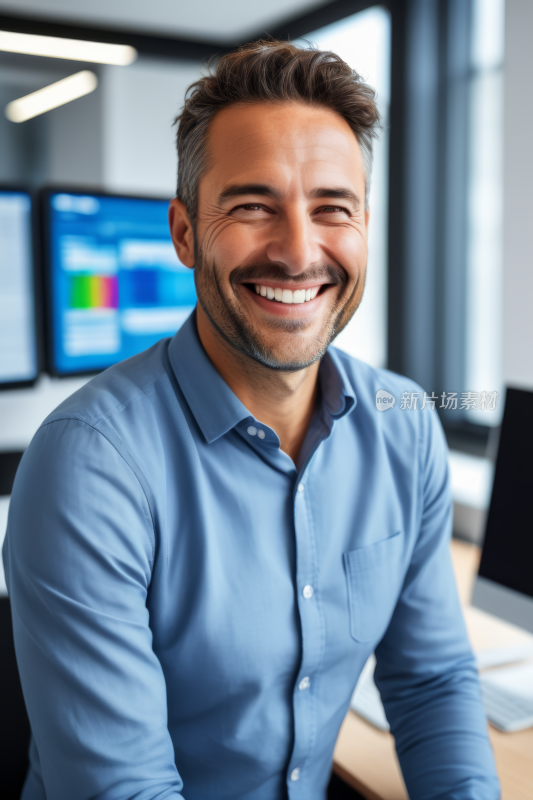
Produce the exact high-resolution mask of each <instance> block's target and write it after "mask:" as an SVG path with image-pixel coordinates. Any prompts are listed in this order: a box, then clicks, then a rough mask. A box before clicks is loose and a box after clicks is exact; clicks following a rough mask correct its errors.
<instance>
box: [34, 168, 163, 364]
mask: <svg viewBox="0 0 533 800" xmlns="http://www.w3.org/2000/svg"><path fill="white" fill-rule="evenodd" d="M54 194H74V195H78V196H83V195H88V196H90V197H111V198H117V199H118V200H141V201H146V200H148V201H150V200H154V201H156V202H165V203H170V201H171V199H172V198H171V197H162V196H161V195H153V194H136V193H131V194H130V193H128V192H112V191H109V190H107V189H100V188H97V187H95V186H85V187H80V186H79V185H78V186H68V185H64V184H61V185H55V184H53V185H49V186H44V187H43V188H42V189H41V191H40V192H39V208H40V224H41V237H40V239H41V260H42V272H43V284H44V331H45V335H44V341H45V347H44V350H45V367H46V371H47V372H48V373H49V374H50V375H53V376H54V377H55V378H81V377H90V376H93V375H98V374H99V373H100V372H103V371H104V370H105V369H107V367H102V369H97V370H84V369H79V370H73V371H72V372H60V371H59V370H58V369H57V368H56V366H55V363H54V330H53V302H54V298H53V291H52V281H53V274H52V258H51V236H50V197H51V195H54Z"/></svg>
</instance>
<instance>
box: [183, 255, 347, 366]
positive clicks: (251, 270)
mask: <svg viewBox="0 0 533 800" xmlns="http://www.w3.org/2000/svg"><path fill="white" fill-rule="evenodd" d="M194 271H195V284H196V293H197V296H198V302H199V303H200V305H201V307H202V309H203V311H204V313H205V314H206V316H207V317H208V319H209V321H210V322H211V324H212V325H213V327H214V328H215V330H216V331H217V332H218V334H219V335H220V336H221V337H222V338H223V339H224V341H225V342H227V343H228V344H229V345H230V346H231V347H233V348H234V349H236V350H238V351H239V352H240V353H243V354H244V355H246V356H248V357H249V358H251V359H253V360H254V361H255V362H258V363H259V364H261V365H262V366H264V367H267V368H268V369H271V370H277V371H280V372H296V371H298V370H302V369H305V368H306V367H309V366H311V364H314V363H315V362H316V361H319V360H320V359H321V358H322V357H323V356H324V355H325V353H326V350H327V349H328V347H329V345H330V344H331V342H332V341H333V339H335V337H336V336H337V335H338V334H339V333H340V332H341V330H343V328H344V327H345V326H346V325H347V324H348V322H349V321H350V319H351V318H352V316H353V315H354V313H355V311H356V310H357V308H358V306H359V303H360V302H361V297H362V292H359V288H360V287H359V281H357V283H356V285H355V287H354V288H353V290H352V291H351V292H350V294H349V295H348V294H347V283H348V278H347V275H346V273H345V272H344V270H341V269H340V268H339V267H336V266H330V265H326V266H323V267H310V268H309V269H308V270H306V272H305V273H304V274H302V275H300V276H298V277H296V278H294V277H293V278H292V282H293V283H299V282H300V283H309V282H313V281H317V280H322V281H323V280H324V278H326V280H327V282H328V283H332V284H335V285H336V286H338V294H337V298H336V301H335V305H334V307H333V310H332V313H331V315H330V317H329V319H328V320H327V321H326V323H325V325H324V326H323V328H322V330H321V331H320V333H319V334H318V336H317V337H316V339H315V341H314V342H313V343H312V344H311V346H310V347H307V348H306V350H307V352H304V353H297V354H296V353H295V354H291V355H290V356H289V357H288V358H287V357H285V358H280V356H279V354H278V353H276V352H275V350H274V348H273V347H272V346H269V345H268V344H267V342H265V337H264V335H262V334H261V332H260V331H257V330H256V329H255V328H254V326H253V325H252V324H251V323H250V321H249V320H248V318H247V316H246V314H245V313H244V311H243V309H242V308H240V307H239V305H238V303H237V302H235V300H233V298H231V297H229V296H227V294H225V293H224V291H223V288H222V285H221V280H220V273H219V271H218V270H217V266H216V263H215V261H214V260H213V261H212V262H209V261H207V259H206V258H205V257H204V255H203V253H202V250H201V248H200V247H199V246H198V244H197V245H196V255H195V270H194ZM286 277H287V276H286V273H284V272H283V270H282V269H281V268H280V267H278V266H277V265H275V264H268V265H264V266H263V265H260V264H256V265H251V266H245V267H235V268H234V269H233V270H232V271H231V273H230V276H229V282H230V284H231V285H235V284H240V283H250V284H253V283H258V282H260V279H262V280H265V281H272V282H279V283H283V282H284V281H285V280H286ZM308 325H309V322H308V320H306V319H288V318H286V317H273V319H272V320H271V322H270V323H269V330H271V331H273V332H275V331H276V330H277V331H280V332H283V333H286V334H292V335H294V337H295V338H296V337H297V335H298V333H299V332H302V331H304V330H305V329H306V328H307V327H308Z"/></svg>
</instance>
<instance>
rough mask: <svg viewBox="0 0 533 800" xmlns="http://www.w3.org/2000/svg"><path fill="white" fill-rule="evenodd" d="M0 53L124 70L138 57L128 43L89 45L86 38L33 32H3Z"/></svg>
mask: <svg viewBox="0 0 533 800" xmlns="http://www.w3.org/2000/svg"><path fill="white" fill-rule="evenodd" d="M0 50H4V51H5V52H6V53H25V54H26V55H30V56H48V57H49V58H68V59H70V60H71V61H91V62H94V63H96V64H116V65H118V66H120V67H126V66H127V65H128V64H131V63H132V61H135V59H136V58H137V50H136V49H135V48H134V47H130V46H129V45H127V44H106V43H104V42H85V41H83V39H60V38H59V37H58V36H36V35H35V34H33V33H11V31H0Z"/></svg>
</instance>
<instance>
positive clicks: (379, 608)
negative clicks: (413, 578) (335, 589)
mask: <svg viewBox="0 0 533 800" xmlns="http://www.w3.org/2000/svg"><path fill="white" fill-rule="evenodd" d="M402 544H403V536H402V535H401V531H399V532H398V533H396V534H394V536H391V537H390V538H389V539H382V540H381V541H379V542H376V543H375V544H370V545H367V547H360V548H358V549H357V550H351V551H350V552H348V553H344V555H343V559H344V569H345V572H346V581H347V584H348V603H349V606H350V633H351V634H352V636H353V638H354V639H355V640H356V641H357V642H373V641H379V639H381V637H382V636H383V634H384V633H385V630H386V628H387V625H388V623H389V620H390V617H391V615H392V612H393V610H394V607H395V605H396V601H397V599H398V591H399V588H400V581H401V580H402V577H403V568H402V558H401V553H402Z"/></svg>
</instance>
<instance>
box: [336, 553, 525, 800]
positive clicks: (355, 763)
mask: <svg viewBox="0 0 533 800" xmlns="http://www.w3.org/2000/svg"><path fill="white" fill-rule="evenodd" d="M479 557H480V551H479V548H478V547H476V546H475V545H469V544H465V543H464V542H459V541H453V542H452V559H453V565H454V570H455V578H456V581H457V588H458V591H459V596H460V598H461V602H462V604H463V609H464V614H465V620H466V625H467V628H468V634H469V636H470V641H471V642H472V647H473V648H474V650H475V651H477V650H486V649H488V648H492V647H500V646H502V647H503V646H505V645H511V644H520V643H527V642H532V641H533V636H532V635H531V634H529V633H526V632H525V631H523V630H521V629H520V628H516V627H515V626H514V625H510V624H508V623H506V622H503V621H502V620H499V619H497V618H496V617H492V616H490V615H489V614H485V613H484V612H483V611H480V610H479V609H477V608H473V607H472V606H469V605H468V603H469V600H470V596H471V592H472V585H473V581H474V577H475V575H476V573H477V567H478V563H479ZM489 735H490V740H491V742H492V747H493V750H494V756H495V758H496V765H497V768H498V774H499V776H500V781H501V785H502V800H531V798H533V728H532V729H529V730H527V731H520V732H519V733H501V732H500V731H498V730H496V728H493V727H492V726H491V725H489ZM333 769H334V771H335V772H336V773H337V775H339V777H341V778H342V779H343V780H344V781H345V782H346V783H348V784H349V785H350V786H353V788H354V789H357V791H358V792H360V793H361V794H362V795H363V796H364V797H366V798H368V800H406V798H407V793H406V790H405V785H404V782H403V779H402V774H401V772H400V766H399V764H398V759H397V758H396V751H395V749H394V739H393V737H392V736H391V734H390V733H385V732H383V731H379V730H377V729H376V728H373V727H372V726H371V725H369V724H368V723H366V722H365V721H364V720H362V719H361V718H360V717H358V716H357V714H355V713H354V712H353V711H349V712H348V714H347V716H346V719H345V720H344V722H343V724H342V727H341V730H340V733H339V738H338V739H337V745H336V747H335V754H334V759H333Z"/></svg>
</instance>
